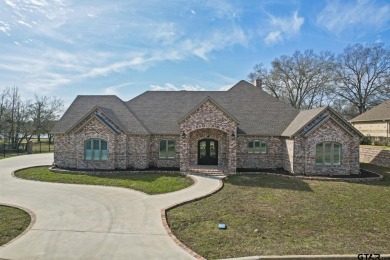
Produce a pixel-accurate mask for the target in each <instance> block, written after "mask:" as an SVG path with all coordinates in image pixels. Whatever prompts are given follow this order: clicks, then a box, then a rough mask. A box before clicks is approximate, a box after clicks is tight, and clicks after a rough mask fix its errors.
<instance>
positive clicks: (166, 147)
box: [158, 139, 176, 160]
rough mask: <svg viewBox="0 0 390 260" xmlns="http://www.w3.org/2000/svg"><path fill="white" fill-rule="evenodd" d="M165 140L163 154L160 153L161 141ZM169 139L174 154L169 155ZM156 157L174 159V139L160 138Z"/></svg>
mask: <svg viewBox="0 0 390 260" xmlns="http://www.w3.org/2000/svg"><path fill="white" fill-rule="evenodd" d="M163 141H165V151H164V153H165V156H162V155H161V148H160V147H161V142H163ZM169 141H173V152H174V154H175V155H174V156H173V157H169ZM158 159H159V160H174V159H176V140H175V139H160V140H159V142H158Z"/></svg>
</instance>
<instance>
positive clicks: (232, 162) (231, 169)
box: [227, 132, 237, 174]
mask: <svg viewBox="0 0 390 260" xmlns="http://www.w3.org/2000/svg"><path fill="white" fill-rule="evenodd" d="M228 140H229V141H228V142H229V159H228V169H227V170H228V172H227V173H228V174H235V173H236V169H237V134H236V133H235V132H234V136H232V135H231V134H230V133H229V132H228Z"/></svg>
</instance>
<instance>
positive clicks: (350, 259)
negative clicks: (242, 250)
mask: <svg viewBox="0 0 390 260" xmlns="http://www.w3.org/2000/svg"><path fill="white" fill-rule="evenodd" d="M361 255H362V258H361V259H390V254H384V255H380V258H377V257H378V255H375V254H372V256H371V258H368V257H369V256H367V258H366V255H367V254H361ZM368 255H370V254H368ZM358 256H359V254H355V255H351V254H349V255H284V256H247V257H238V258H225V259H220V260H274V259H288V260H300V259H304V260H335V259H340V260H356V259H360V258H358Z"/></svg>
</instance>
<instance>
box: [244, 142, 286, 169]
mask: <svg viewBox="0 0 390 260" xmlns="http://www.w3.org/2000/svg"><path fill="white" fill-rule="evenodd" d="M252 140H262V141H265V142H267V154H254V153H248V143H249V142H250V141H252ZM281 167H283V140H282V139H281V138H278V137H269V136H244V135H239V136H238V137H237V168H263V169H265V168H281Z"/></svg>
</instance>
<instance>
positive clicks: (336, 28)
mask: <svg viewBox="0 0 390 260" xmlns="http://www.w3.org/2000/svg"><path fill="white" fill-rule="evenodd" d="M389 22H390V4H388V3H386V4H378V3H377V1H375V0H356V1H352V2H351V1H348V2H346V1H339V0H332V1H328V2H327V4H326V6H325V8H324V9H323V10H322V11H321V12H320V13H319V14H318V16H317V24H318V25H319V26H321V27H324V28H326V29H327V30H328V31H329V32H331V33H334V34H336V35H340V34H342V33H348V32H351V33H354V34H358V36H362V35H364V34H365V33H372V32H373V31H380V30H382V29H384V28H385V27H387V26H388V24H389Z"/></svg>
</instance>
